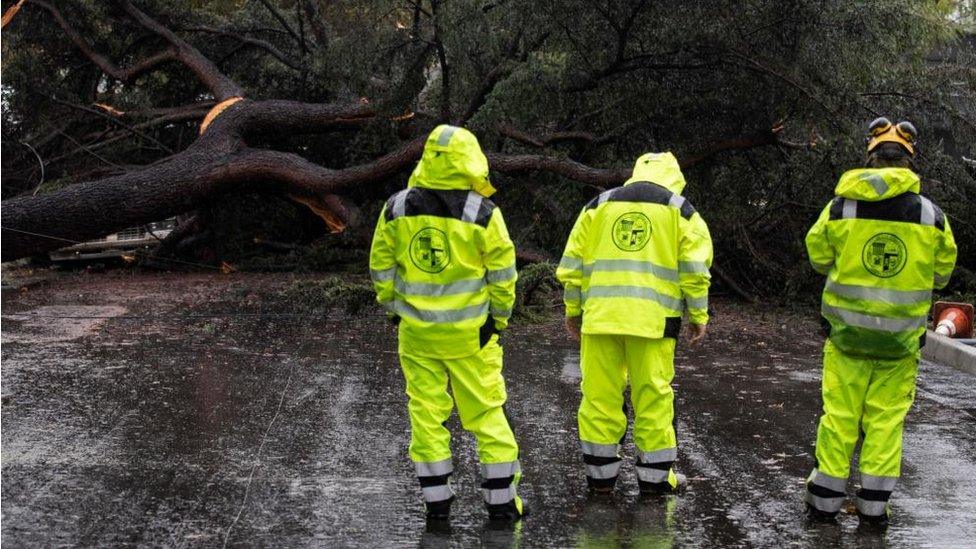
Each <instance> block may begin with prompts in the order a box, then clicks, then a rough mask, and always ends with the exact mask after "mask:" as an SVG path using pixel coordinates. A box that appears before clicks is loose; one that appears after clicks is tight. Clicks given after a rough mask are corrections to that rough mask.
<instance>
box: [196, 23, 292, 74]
mask: <svg viewBox="0 0 976 549" xmlns="http://www.w3.org/2000/svg"><path fill="white" fill-rule="evenodd" d="M186 30H187V31H189V32H206V33H210V34H217V35H219V36H225V37H227V38H233V39H234V40H237V41H238V42H241V43H243V44H247V45H249V46H254V47H256V48H259V49H262V50H264V51H266V52H268V53H269V54H270V55H271V56H272V57H274V58H275V59H277V60H278V61H281V62H282V63H283V64H285V65H287V66H288V67H289V68H291V69H294V70H296V71H300V70H302V66H301V64H300V63H299V62H298V61H295V60H294V59H292V58H291V57H289V56H288V54H286V53H284V52H283V51H281V50H279V49H278V48H276V47H274V45H273V44H271V42H268V41H267V40H261V39H260V38H254V37H251V36H246V35H243V34H240V33H238V32H234V31H231V30H226V29H218V28H214V27H210V26H199V27H189V28H187V29H186Z"/></svg>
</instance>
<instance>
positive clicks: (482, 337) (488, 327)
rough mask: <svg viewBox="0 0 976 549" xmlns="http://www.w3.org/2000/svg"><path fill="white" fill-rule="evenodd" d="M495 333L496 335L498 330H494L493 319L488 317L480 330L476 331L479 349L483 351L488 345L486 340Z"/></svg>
mask: <svg viewBox="0 0 976 549" xmlns="http://www.w3.org/2000/svg"><path fill="white" fill-rule="evenodd" d="M497 333H498V329H497V328H495V319H494V318H491V316H489V317H488V320H486V321H485V323H484V324H482V325H481V328H480V329H479V330H478V341H479V343H480V344H481V348H482V349H484V348H485V345H487V344H488V340H490V339H491V336H493V335H495V334H497Z"/></svg>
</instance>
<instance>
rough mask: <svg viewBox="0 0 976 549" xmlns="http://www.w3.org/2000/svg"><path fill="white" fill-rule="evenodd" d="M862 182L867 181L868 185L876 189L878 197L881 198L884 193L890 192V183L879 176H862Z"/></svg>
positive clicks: (869, 174)
mask: <svg viewBox="0 0 976 549" xmlns="http://www.w3.org/2000/svg"><path fill="white" fill-rule="evenodd" d="M861 181H866V182H867V183H869V184H870V185H871V186H872V187H873V188H874V192H876V193H878V196H881V195H883V194H884V193H886V192H888V182H887V181H885V180H884V178H883V177H881V176H880V175H878V174H874V173H866V174H863V175H861Z"/></svg>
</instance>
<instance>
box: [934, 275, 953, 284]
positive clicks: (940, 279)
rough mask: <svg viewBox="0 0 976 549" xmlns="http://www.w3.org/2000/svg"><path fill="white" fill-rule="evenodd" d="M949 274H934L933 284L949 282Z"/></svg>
mask: <svg viewBox="0 0 976 549" xmlns="http://www.w3.org/2000/svg"><path fill="white" fill-rule="evenodd" d="M951 276H952V275H951V274H947V275H945V276H940V275H935V284H936V285H937V286H944V285H946V284H948V283H949V277H951Z"/></svg>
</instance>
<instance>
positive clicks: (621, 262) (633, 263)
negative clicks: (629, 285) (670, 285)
mask: <svg viewBox="0 0 976 549" xmlns="http://www.w3.org/2000/svg"><path fill="white" fill-rule="evenodd" d="M596 271H630V272H635V273H649V274H653V275H654V276H656V277H658V278H663V279H665V280H670V281H671V282H677V281H678V270H677V269H671V268H668V267H663V266H661V265H655V264H654V263H651V262H650V261H641V260H639V259H598V260H596V261H594V262H593V263H587V264H585V265H583V276H590V274H592V273H593V272H596Z"/></svg>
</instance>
